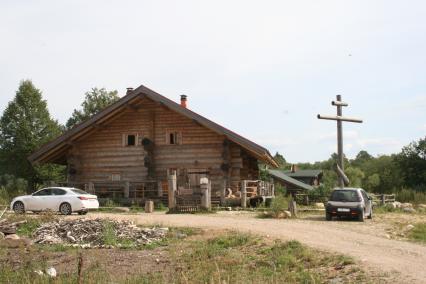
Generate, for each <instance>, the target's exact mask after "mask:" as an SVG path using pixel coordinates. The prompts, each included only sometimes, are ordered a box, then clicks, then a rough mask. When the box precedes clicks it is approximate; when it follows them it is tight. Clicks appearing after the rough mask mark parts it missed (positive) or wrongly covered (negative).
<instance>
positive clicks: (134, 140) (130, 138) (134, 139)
mask: <svg viewBox="0 0 426 284" xmlns="http://www.w3.org/2000/svg"><path fill="white" fill-rule="evenodd" d="M141 138H142V135H140V134H137V133H132V134H123V146H138V145H141V143H140V142H139V140H140V139H141Z"/></svg>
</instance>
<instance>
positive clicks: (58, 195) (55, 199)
mask: <svg viewBox="0 0 426 284" xmlns="http://www.w3.org/2000/svg"><path fill="white" fill-rule="evenodd" d="M66 194H67V192H66V191H65V190H63V189H60V188H52V199H51V202H50V203H49V206H50V207H49V209H50V210H52V211H58V210H59V206H60V205H61V203H62V202H64V201H65V199H66V196H65V195H66Z"/></svg>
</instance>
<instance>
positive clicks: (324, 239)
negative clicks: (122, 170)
mask: <svg viewBox="0 0 426 284" xmlns="http://www.w3.org/2000/svg"><path fill="white" fill-rule="evenodd" d="M87 217H88V218H97V217H101V218H110V219H126V220H133V221H134V222H135V223H136V224H144V225H155V224H158V225H163V226H185V227H197V228H205V229H209V228H210V229H230V230H238V231H243V232H250V233H254V234H258V235H262V236H264V237H267V238H272V239H277V238H278V239H283V240H290V239H296V240H298V241H300V242H302V243H304V244H306V245H308V246H311V247H314V248H318V249H321V250H327V251H331V252H337V253H343V254H347V255H350V256H353V257H354V258H355V259H357V260H358V261H359V262H360V263H361V265H362V266H363V267H364V268H365V269H366V270H369V271H381V272H383V273H384V274H385V275H388V277H390V278H392V279H394V281H396V282H405V283H426V246H424V245H421V244H415V243H410V242H406V241H398V240H391V239H387V238H386V237H385V231H386V227H387V225H386V224H385V223H383V222H380V221H376V220H374V219H373V220H368V221H366V222H364V223H360V222H353V221H334V222H327V221H324V219H323V218H322V217H320V216H312V217H309V216H308V217H305V218H303V219H299V220H276V219H259V218H255V216H254V215H253V214H251V213H246V212H220V213H217V214H200V215H193V214H170V215H166V214H164V213H153V214H145V213H141V214H108V213H90V214H89V215H87ZM68 218H79V217H76V216H75V217H68ZM386 278H387V277H386Z"/></svg>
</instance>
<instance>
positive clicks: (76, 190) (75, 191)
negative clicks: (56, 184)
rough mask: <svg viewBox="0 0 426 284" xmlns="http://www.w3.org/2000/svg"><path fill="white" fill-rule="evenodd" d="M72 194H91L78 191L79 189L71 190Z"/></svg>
mask: <svg viewBox="0 0 426 284" xmlns="http://www.w3.org/2000/svg"><path fill="white" fill-rule="evenodd" d="M71 191H72V192H74V193H77V194H89V193H87V192H85V191H84V190H81V189H78V188H73V189H71Z"/></svg>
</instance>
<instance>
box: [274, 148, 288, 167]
mask: <svg viewBox="0 0 426 284" xmlns="http://www.w3.org/2000/svg"><path fill="white" fill-rule="evenodd" d="M274 160H275V161H276V162H277V163H278V165H279V167H280V168H281V169H284V168H285V167H287V166H288V164H287V161H286V159H285V158H284V156H283V155H281V154H280V153H278V152H276V153H275V155H274Z"/></svg>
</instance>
